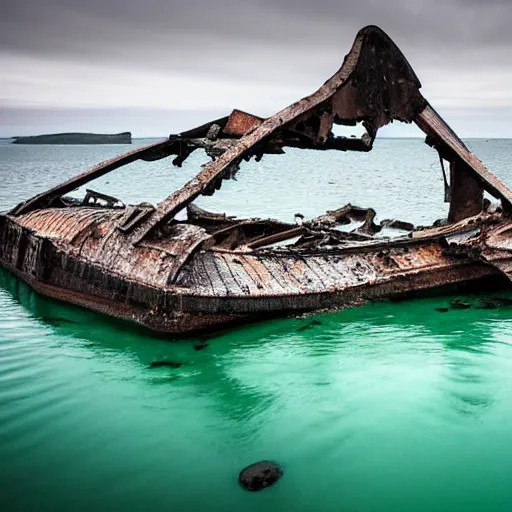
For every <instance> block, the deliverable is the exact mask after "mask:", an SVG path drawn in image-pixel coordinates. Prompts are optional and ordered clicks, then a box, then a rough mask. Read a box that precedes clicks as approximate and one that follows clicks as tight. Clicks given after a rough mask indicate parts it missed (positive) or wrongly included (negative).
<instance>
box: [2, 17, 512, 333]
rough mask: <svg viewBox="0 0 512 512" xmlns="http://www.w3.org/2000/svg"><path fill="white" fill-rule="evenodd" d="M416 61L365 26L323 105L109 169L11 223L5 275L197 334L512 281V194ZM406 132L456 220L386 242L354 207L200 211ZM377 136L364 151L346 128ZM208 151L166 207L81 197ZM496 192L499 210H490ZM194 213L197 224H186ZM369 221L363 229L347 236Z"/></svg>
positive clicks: (233, 119)
mask: <svg viewBox="0 0 512 512" xmlns="http://www.w3.org/2000/svg"><path fill="white" fill-rule="evenodd" d="M420 88H421V84H420V81H419V80H418V78H417V77H416V75H415V73H414V72H413V70H412V68H411V66H410V65H409V63H408V62H407V60H406V58H405V57H404V55H403V54H402V53H401V51H400V50H399V49H398V47H397V46H396V45H395V44H394V43H393V41H392V40H391V39H390V38H389V37H388V36H387V35H386V34H385V33H384V32H383V31H382V30H381V29H379V28H377V27H374V26H369V27H366V28H364V29H362V30H361V31H360V32H359V33H358V34H357V37H356V39H355V41H354V43H353V46H352V48H351V50H350V52H349V53H348V54H347V56H346V57H345V60H344V62H343V65H342V66H341V68H340V70H339V71H338V72H337V73H335V74H334V76H332V78H330V79H329V80H327V81H326V82H325V83H324V85H322V86H321V87H320V88H319V89H318V90H317V91H316V92H314V93H313V94H311V95H310V96H307V97H305V98H303V99H301V100H300V101H297V102H296V103H294V104H292V105H290V106H288V107H286V108H285V109H283V110H281V111H280V112H278V113H277V114H275V115H274V116H272V117H269V118H266V119H263V118H260V117H257V116H255V115H252V114H248V113H245V112H242V111H239V110H233V112H232V113H231V114H230V115H228V116H226V117H224V118H221V119H216V120H214V121H211V122H209V123H206V124H204V125H202V126H199V127H197V128H194V129H192V130H188V131H186V132H183V133H179V134H175V135H171V136H169V138H168V139H165V140H163V141H161V142H158V143H155V144H152V145H149V146H145V147H142V148H138V149H135V150H133V151H130V152H128V153H125V154H123V155H121V156H119V157H117V158H114V159H112V160H109V161H106V162H103V163H101V164H100V165H98V166H96V167H94V168H93V169H91V170H88V171H86V172H84V173H83V174H80V175H79V176H77V177H75V178H73V179H70V180H69V181H67V182H65V183H63V184H61V185H58V186H56V187H54V188H52V189H50V190H47V191H46V192H43V193H41V194H39V195H37V196H35V197H33V198H31V199H28V200H27V201H25V202H23V203H21V204H19V205H17V206H16V207H14V208H13V209H12V210H10V211H9V212H7V213H4V214H2V215H1V216H0V262H1V264H2V265H3V266H4V267H6V268H7V269H9V270H10V271H12V272H13V273H14V274H16V275H17V276H19V277H20V278H21V279H23V280H25V281H26V282H27V283H29V284H30V285H31V286H32V287H33V288H34V289H35V290H37V291H38V292H40V293H42V294H44V295H47V296H50V297H54V298H57V299H60V300H63V301H67V302H70V303H73V304H77V305H80V306H83V307H86V308H89V309H92V310H96V311H100V312H103V313H105V314H107V315H111V316H113V317H119V318H123V319H127V320H131V321H134V322H137V323H139V324H142V325H144V326H146V327H148V328H150V329H152V330H154V331H159V332H164V333H172V334H183V333H187V332H192V331H199V330H204V329H212V328H215V327H220V326H225V325H227V324H232V323H235V322H249V321H254V320H258V319H262V318H269V317H271V316H278V315H281V316H283V315H290V314H298V313H303V312H310V311H316V310H325V309H327V310H328V309H336V308H342V307H346V306H351V305H358V304H362V303H365V302H366V301H370V300H379V299H385V298H403V297H407V296H409V295H411V294H417V293H419V292H423V291H426V290H432V291H434V292H436V293H437V292H438V291H441V290H442V289H443V288H445V287H447V286H459V285H473V286H480V285H481V284H482V283H483V282H491V281H492V282H494V280H495V281H496V282H500V283H502V284H503V283H504V282H508V278H509V277H510V276H511V275H512V218H511V214H512V192H511V191H510V190H509V189H508V188H507V187H506V186H505V185H504V184H503V183H501V182H500V181H499V180H498V179H497V178H496V177H495V176H494V175H492V174H491V173H490V172H489V171H488V170H487V169H486V167H484V165H483V164H482V162H481V161H480V160H479V159H478V158H476V157H475V156H474V155H473V154H472V153H471V152H470V151H469V150H468V148H467V147H466V146H465V145H464V143H463V142H462V141H461V140H460V139H459V138H458V137H457V135H456V134H455V133H454V132H453V131H452V130H451V129H450V127H449V126H448V125H447V124H446V122H445V121H444V120H443V119H442V118H441V117H440V116H439V114H438V113H437V112H436V110H435V109H434V108H433V107H432V106H431V105H430V104H429V102H428V101H427V100H426V99H425V98H424V97H423V96H422V94H421V92H420ZM393 120H397V121H402V122H405V123H416V124H417V125H418V126H419V128H420V129H421V130H423V132H424V133H425V135H426V140H425V141H426V143H427V144H428V145H429V146H431V147H432V149H433V151H437V153H438V154H439V159H440V168H441V170H442V172H443V174H444V183H445V201H447V202H449V204H450V206H449V216H448V219H447V221H446V222H445V223H442V224H441V225H433V226H430V227H422V228H417V227H414V226H412V225H408V224H407V223H398V224H396V225H395V227H397V228H401V229H402V231H397V233H398V236H396V237H393V238H388V239H384V238H379V237H375V236H372V235H373V234H374V233H375V232H376V231H377V230H378V228H379V226H376V224H375V223H374V218H375V212H374V211H373V210H372V209H362V208H357V207H352V206H350V205H347V206H345V207H341V206H342V205H340V209H339V210H336V211H330V212H327V213H326V214H324V215H321V216H320V217H317V218H314V219H309V220H308V219H299V222H297V223H290V224H287V223H283V222H278V221H274V220H266V219H237V218H232V217H228V216H226V215H224V214H216V213H212V212H208V211H205V210H203V209H200V208H199V207H197V206H196V205H195V204H194V200H195V199H196V198H198V197H199V196H200V195H206V196H208V195H212V194H214V193H215V191H216V190H218V189H219V188H220V187H221V186H222V185H223V184H224V182H225V181H226V180H229V179H231V178H233V177H234V176H235V175H236V173H237V172H239V170H240V166H241V165H242V164H243V162H244V161H248V160H249V159H252V158H254V159H256V160H257V161H259V160H260V159H261V158H262V157H264V155H266V154H280V153H284V149H283V148H285V147H294V148H300V149H304V150H315V151H326V150H333V151H371V149H372V146H373V143H374V140H375V137H376V134H377V131H378V130H379V128H381V127H383V126H384V125H386V124H388V123H391V122H392V121H393ZM356 123H362V125H363V126H364V128H365V133H364V135H363V136H362V137H359V138H345V137H340V136H335V135H334V133H333V125H334V124H337V125H352V126H353V125H355V124H356ZM196 150H204V151H206V153H207V154H208V155H209V156H210V157H211V161H209V162H208V163H207V164H205V165H204V166H203V167H202V168H201V169H200V170H199V172H198V174H197V175H196V176H195V177H194V178H193V179H192V180H191V181H189V182H188V183H187V184H186V185H185V186H183V187H182V188H181V189H179V190H176V191H174V192H172V193H171V195H169V196H168V197H167V198H166V199H164V200H163V201H162V202H160V203H159V204H157V205H156V206H154V205H151V204H148V203H141V204H134V205H124V204H123V203H122V202H121V201H120V200H118V199H117V198H115V197H110V196H108V195H106V194H102V193H99V192H95V191H93V190H87V193H86V194H85V197H84V198H83V199H81V200H77V199H74V198H72V197H69V196H67V195H66V194H69V193H70V192H71V191H73V190H75V189H77V188H78V187H81V186H84V185H85V184H87V183H88V182H90V181H91V180H93V179H95V178H98V177H100V176H103V175H105V174H106V173H108V172H111V171H113V170H114V169H117V168H119V167H120V166H123V165H126V164H129V163H131V162H134V161H136V160H138V159H142V160H144V161H155V160H159V159H162V158H167V157H170V156H173V160H172V163H173V164H174V165H175V166H178V167H179V166H181V165H182V163H183V162H184V161H185V159H186V158H187V157H188V156H189V155H190V154H191V153H192V152H193V151H196ZM484 192H487V193H488V194H489V195H491V196H492V197H494V198H495V199H496V200H498V202H497V203H496V204H494V205H492V204H491V203H490V201H489V200H487V199H486V198H484ZM185 214H186V215H185ZM352 219H355V220H358V221H361V222H362V226H361V228H360V229H359V230H358V231H356V232H348V231H343V230H342V229H339V228H340V226H341V225H344V224H346V223H348V222H350V220H352Z"/></svg>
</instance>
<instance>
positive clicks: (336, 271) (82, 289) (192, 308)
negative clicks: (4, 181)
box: [0, 214, 499, 335]
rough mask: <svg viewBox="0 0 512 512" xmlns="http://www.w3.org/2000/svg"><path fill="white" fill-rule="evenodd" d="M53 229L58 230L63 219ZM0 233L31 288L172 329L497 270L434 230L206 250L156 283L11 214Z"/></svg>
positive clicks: (7, 255) (352, 301) (2, 259)
mask: <svg viewBox="0 0 512 512" xmlns="http://www.w3.org/2000/svg"><path fill="white" fill-rule="evenodd" d="M84 216H85V214H84ZM107 217H108V216H107ZM72 218H73V222H76V216H73V217H72ZM25 220H26V219H25ZM60 229H62V230H64V232H65V230H66V229H67V228H66V226H65V223H63V224H62V225H61V228H60ZM74 232H76V231H74ZM0 233H1V237H0V240H1V243H0V263H1V264H2V265H3V266H4V267H6V268H7V269H8V270H10V271H12V272H13V273H15V274H16V275H17V276H18V277H19V278H21V279H23V280H24V281H26V282H27V283H28V284H29V285H30V286H31V287H33V288H34V289H35V290H36V291H38V292H39V293H41V294H43V295H46V296H49V297H53V298H56V299H59V300H63V301H66V302H69V303H72V304H75V305H78V306H82V307H85V308H88V309H91V310H94V311H99V312H101V313H104V314H107V315H109V316H112V317H116V318H121V319H124V320H128V321H132V322H136V323H138V324H141V325H143V326H145V327H147V328H149V329H151V330H154V331H158V332H164V333H169V334H173V335H178V334H185V333H190V332H195V331H203V330H210V329H214V328H218V327H222V326H225V325H229V324H233V323H237V322H250V321H256V320H261V319H262V318H269V317H275V316H286V315H290V314H294V313H295V314H297V313H300V312H307V311H317V310H331V309H339V308H343V307H348V306H354V305H359V304H363V303H365V302H366V301H373V300H382V299H386V298H397V297H401V296H404V295H407V294H410V293H411V292H419V291H425V290H430V289H437V288H442V287H444V286H447V285H457V284H461V283H468V282H471V281H476V280H479V279H482V278H486V277H489V278H491V277H493V276H496V275H498V274H499V271H498V270H497V269H496V268H494V267H493V266H491V265H487V264H485V263H484V262H482V261H475V260H474V259H472V258H460V255H457V256H456V255H450V254H449V250H447V244H446V242H445V241H444V239H443V238H442V237H440V238H438V239H427V240H414V239H411V240H400V241H397V242H395V243H394V244H391V245H390V244H389V243H382V244H369V245H368V247H366V248H358V249H357V250H355V249H351V248H345V249H340V250H337V251H331V252H330V253H326V252H325V251H324V252H322V251H313V252H309V253H303V254H301V255H300V257H297V255H296V254H289V253H287V252H286V251H284V252H283V253H282V254H276V253H275V252H269V253H265V251H262V252H260V253H259V254H252V253H245V254H242V253H240V252H234V251H232V252H229V251H219V250H205V251H200V252H198V253H197V254H195V255H194V257H193V258H192V259H191V260H190V261H189V262H188V263H187V264H186V265H185V266H184V268H183V269H182V270H181V272H180V273H179V275H178V278H177V280H176V284H174V285H169V286H154V284H152V282H151V279H152V278H153V276H152V275H150V274H148V275H146V278H145V279H144V278H140V276H139V278H138V279H134V278H133V276H132V275H130V267H129V266H125V271H126V273H125V274H124V275H123V274H122V273H115V272H114V271H112V270H111V269H109V268H105V265H104V264H103V265H100V263H99V262H98V261H96V262H95V261H94V260H93V258H91V257H90V255H89V258H86V257H83V256H79V255H77V253H76V251H75V250H74V245H73V244H68V245H66V246H63V245H62V244H60V243H59V242H56V241H54V240H51V239H50V238H48V236H47V235H48V233H43V234H41V232H36V231H34V230H33V229H30V228H28V227H26V226H23V225H20V223H19V219H16V220H14V219H11V218H9V217H5V216H4V217H0ZM54 233H55V231H54ZM81 244H82V247H84V246H85V244H84V242H83V241H81ZM131 251H132V252H133V253H134V254H130V255H129V256H128V257H127V258H126V259H125V261H128V262H130V261H133V260H136V259H138V258H140V255H139V256H137V253H138V252H142V253H143V254H145V253H144V251H147V248H144V247H142V248H141V247H133V248H132V249H131ZM162 254H163V252H162ZM125 256H127V255H126V254H125ZM146 256H147V255H146ZM102 261H104V259H103V260H102ZM116 264H117V262H114V261H113V262H112V267H114V266H115V265H116ZM169 268H172V265H171V266H170V267H169Z"/></svg>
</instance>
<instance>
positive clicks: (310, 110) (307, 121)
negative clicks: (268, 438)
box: [134, 26, 426, 242]
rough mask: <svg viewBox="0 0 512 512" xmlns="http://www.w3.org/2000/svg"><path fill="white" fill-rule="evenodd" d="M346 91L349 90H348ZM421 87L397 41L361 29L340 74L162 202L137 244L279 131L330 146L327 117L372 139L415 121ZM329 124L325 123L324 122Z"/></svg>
mask: <svg viewBox="0 0 512 512" xmlns="http://www.w3.org/2000/svg"><path fill="white" fill-rule="evenodd" d="M345 86H346V87H345ZM420 87H421V83H420V82H419V80H418V78H417V77H416V75H415V74H414V72H413V71H412V69H411V67H410V65H409V63H408V62H407V60H406V59H405V57H404V55H403V54H402V52H401V51H400V50H399V49H398V47H397V46H396V45H395V44H394V43H393V41H392V40H391V39H390V38H389V37H388V36H387V35H386V34H385V33H384V32H383V31H382V30H381V29H379V28H378V27H375V26H370V27H366V28H364V29H362V30H361V31H360V32H359V33H358V35H357V37H356V39H355V41H354V44H353V46H352V49H351V50H350V52H349V53H348V55H347V56H346V57H345V61H344V63H343V65H342V67H341V68H340V70H339V71H338V72H337V73H336V74H335V75H334V76H333V77H332V78H330V79H329V80H328V81H327V82H326V83H325V84H324V85H323V86H322V87H320V89H318V90H317V91H316V92H314V93H313V94H311V95H310V96H307V97H306V98H303V99H302V100H300V101H298V102H296V103H294V104H292V105H290V106H289V107H287V108H285V109H284V110H282V111H280V112H278V113H277V114H275V115H274V116H272V117H270V118H269V119H266V120H265V121H263V122H262V123H261V124H260V125H258V126H257V127H256V128H254V129H253V131H251V132H249V133H248V134H247V135H245V136H244V137H242V138H241V139H240V140H239V142H238V143H237V144H236V145H235V146H233V147H232V148H231V149H229V150H227V151H226V152H225V153H224V154H223V155H221V156H220V157H219V158H218V159H216V160H215V161H213V162H210V163H208V164H206V165H205V166H204V167H203V170H202V171H201V172H200V173H199V174H198V175H197V176H196V177H195V178H194V179H192V180H191V181H189V182H188V183H187V184H186V185H185V186H184V187H183V188H181V189H180V190H177V191H176V192H174V193H173V194H172V195H170V196H169V197H168V198H167V199H165V200H164V201H162V202H161V203H160V204H159V205H158V207H157V209H156V210H155V212H154V213H153V215H152V216H151V217H150V218H149V219H148V220H147V221H146V222H145V224H144V225H143V226H141V228H140V230H139V231H138V233H137V234H136V235H135V236H134V242H139V241H141V240H142V239H143V238H144V237H145V236H147V235H148V234H149V233H150V232H151V231H152V230H153V229H155V228H156V227H157V226H158V225H159V224H160V223H162V222H165V221H166V220H167V219H170V218H172V217H173V216H174V215H175V214H176V213H177V212H178V211H180V210H181V209H183V208H184V207H185V206H186V205H187V204H188V203H190V202H192V201H193V200H194V199H196V198H197V197H198V196H199V195H200V194H203V193H204V192H205V191H206V190H209V189H211V185H212V183H213V182H217V183H218V186H220V182H221V180H222V179H224V178H226V174H227V173H229V169H230V168H231V167H232V166H238V165H239V163H240V161H241V160H242V158H244V157H246V156H247V155H248V154H250V153H251V151H253V150H254V148H255V147H257V145H258V144H262V143H264V142H265V141H266V140H268V139H269V138H270V137H272V136H274V135H275V134H276V132H278V131H279V130H282V129H290V128H293V129H295V130H298V131H299V132H300V131H303V132H304V133H305V134H307V135H309V136H311V137H313V140H314V133H315V132H316V134H317V141H318V144H319V145H321V144H322V143H324V142H325V134H326V133H327V130H326V127H325V118H324V116H325V114H326V113H327V114H328V116H327V117H328V118H330V120H331V121H330V122H331V125H332V122H336V121H337V122H340V123H344V124H346V121H347V120H350V122H352V121H358V120H360V121H364V122H365V123H366V126H367V129H369V131H370V132H373V133H370V136H371V137H372V138H373V137H374V136H375V133H376V130H377V128H379V127H380V126H383V125H385V124H387V123H388V122H390V121H391V120H392V119H398V120H401V121H405V122H412V121H413V119H414V118H415V117H416V116H417V115H418V114H419V113H420V112H421V110H423V108H424V107H425V104H426V102H425V100H424V98H423V97H422V96H421V94H420V92H419V88H420ZM322 119H324V122H322Z"/></svg>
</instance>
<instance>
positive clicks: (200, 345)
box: [194, 341, 209, 351]
mask: <svg viewBox="0 0 512 512" xmlns="http://www.w3.org/2000/svg"><path fill="white" fill-rule="evenodd" d="M208 346H209V345H208V343H206V342H205V341H203V342H199V343H194V350H198V351H199V350H204V349H205V348H206V347H208Z"/></svg>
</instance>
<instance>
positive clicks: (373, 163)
mask: <svg viewBox="0 0 512 512" xmlns="http://www.w3.org/2000/svg"><path fill="white" fill-rule="evenodd" d="M148 142H150V141H139V142H138V143H140V144H145V143H148ZM468 144H469V146H470V148H471V149H472V150H474V151H475V153H476V155H477V156H479V157H481V158H482V160H483V161H484V162H485V164H486V165H487V166H488V167H489V168H490V170H491V171H493V172H494V173H496V175H498V176H499V177H500V178H501V179H502V180H503V181H504V182H505V184H507V185H509V186H510V185H511V184H512V163H511V159H510V154H511V153H512V141H506V140H491V141H488V142H487V141H485V140H484V141H477V140H475V141H469V142H468ZM126 149H127V148H126V147H108V146H53V147H52V146H46V147H45V146H32V147H29V146H16V145H8V144H1V143H0V173H1V176H2V187H0V209H6V208H9V207H12V206H14V205H15V204H16V203H17V202H19V201H21V200H23V199H26V198H27V197H30V196H32V195H34V194H36V193H39V192H41V191H42V190H45V189H47V188H48V187H50V186H52V185H55V184H57V183H60V182H62V181H63V180H65V179H68V178H70V177H71V176H74V175H76V174H78V173H79V172H81V171H83V170H84V169H86V168H87V167H90V166H92V165H95V164H97V163H98V162H99V161H101V160H105V159H108V158H112V157H113V156H115V155H116V154H118V153H121V152H122V151H124V150H126ZM128 149H129V148H128ZM321 153H322V154H319V153H314V152H311V153H309V152H304V151H302V152H299V151H297V152H295V151H293V150H289V151H287V154H286V155H279V156H275V157H274V156H273V155H269V156H268V157H265V158H264V159H263V160H262V162H260V163H259V164H254V163H253V162H251V163H249V164H247V166H243V168H242V170H241V172H240V173H238V176H237V177H238V181H237V182H226V183H225V184H224V186H223V187H222V189H221V190H220V191H219V192H218V193H216V194H215V195H214V196H213V197H211V198H206V199H205V198H203V199H202V200H201V202H200V203H199V205H200V206H202V207H204V208H207V209H210V210H212V211H225V212H227V213H228V214H230V215H235V214H238V215H244V216H245V215H246V216H254V215H264V216H270V217H273V218H277V219H281V220H285V221H293V215H294V213H296V212H301V213H303V214H304V215H306V216H307V217H312V216H315V215H320V214H321V213H323V212H325V210H327V209H336V208H339V207H341V206H343V204H346V203H348V202H351V203H352V204H357V205H360V206H364V207H369V206H371V207H373V208H375V209H376V211H377V213H378V214H379V218H380V219H383V218H400V219H403V220H407V221H411V222H414V223H416V224H427V223H430V222H433V221H434V220H435V219H437V218H440V217H442V216H443V215H444V214H445V213H446V205H444V204H443V202H442V199H443V181H442V175H441V171H440V169H439V163H438V159H437V154H436V153H435V151H432V150H431V149H430V148H428V147H427V146H426V145H425V144H424V143H423V142H422V140H414V139H413V140H391V139H389V140H381V139H377V141H376V143H375V148H374V150H373V151H372V152H371V153H369V154H356V153H346V154H340V153H337V152H325V154H324V153H323V152H321ZM206 160H207V159H206V158H203V157H202V156H201V155H200V154H199V153H197V154H196V153H194V154H193V155H192V156H191V157H190V158H189V159H188V160H187V161H186V162H185V164H184V165H183V168H182V169H179V170H173V169H171V168H170V164H169V162H168V161H166V160H162V161H159V162H155V163H152V164H148V163H144V162H137V164H134V165H133V166H128V167H127V168H124V169H121V170H119V172H117V171H116V172H115V173H113V174H112V175H109V176H108V177H104V178H103V179H101V180H98V182H95V183H94V184H93V185H92V188H93V189H95V190H99V191H102V192H104V193H107V194H110V195H115V196H117V197H120V198H121V199H123V200H125V201H126V202H138V201H152V202H156V201H158V200H161V199H162V198H163V197H165V196H166V195H167V194H169V193H170V192H172V190H174V189H176V188H177V187H179V186H180V185H182V184H183V183H184V182H185V181H187V180H188V179H190V178H191V177H192V176H193V175H194V174H195V173H196V172H197V171H198V169H199V167H200V165H201V164H202V163H204V161H206ZM255 198H257V201H256V200H255ZM500 295H503V294H502V293H501V294H500ZM506 296H507V297H509V298H511V297H512V294H510V293H508V294H506ZM485 297H486V298H490V297H492V295H485ZM452 298H459V299H461V300H463V301H468V302H471V303H473V304H475V305H477V304H479V301H480V298H479V297H478V296H476V295H474V296H468V297H443V298H438V299H423V300H414V301H409V302H400V303H379V304H373V305H371V306H367V307H362V308H358V309H352V310H346V311H341V312H339V313H333V314H325V315H316V316H313V317H310V318H303V319H284V320H275V321H269V322H263V323H259V324H255V325H250V326H246V327H243V328H237V329H234V330H231V331H228V332H226V333H223V334H220V335H218V336H217V337H214V338H212V339H208V340H206V343H207V344H208V346H207V347H206V348H204V349H202V350H196V349H194V345H203V344H198V340H197V339H191V340H182V341H179V342H175V343H169V342H168V341H166V340H163V339H159V338H155V337H152V336H150V335H148V334H147V333H146V332H143V331H141V330H140V329H138V328H137V327H136V326H132V325H130V324H125V323H121V322H117V321H113V320H111V319H109V318H107V317H104V316H101V315H97V314H94V313H90V312H88V311H85V310H81V309H78V308H74V307H71V306H67V305H64V304H61V303H58V302H55V301H51V300H47V299H44V298H42V297H40V296H38V295H36V294H35V293H33V292H32V291H31V290H30V289H29V288H28V287H27V286H26V285H24V284H23V283H21V282H19V281H18V280H16V279H14V278H13V277H12V276H11V275H10V274H8V273H7V272H5V271H0V510H1V511H2V512H3V511H8V512H12V511H28V510H29V511H38V512H39V511H44V512H46V511H52V512H54V511H58V512H60V511H66V512H68V511H78V512H80V511H90V510H95V511H102V512H103V511H109V512H110V511H115V510H120V511H140V510H173V511H187V512H189V511H192V512H195V511H197V512H203V511H219V512H221V511H222V512H227V511H229V512H235V511H244V512H246V511H247V512H252V511H261V510H264V511H265V512H274V511H276V512H277V511H279V512H283V511H293V512H301V511H308V512H310V511H319V512H323V511H333V512H334V511H335V512H343V511H347V512H375V511H377V512H378V511H383V512H384V511H385V512H389V511H393V512H398V511H404V512H410V511H425V512H427V511H428V512H432V511H443V510H446V511H450V512H453V511H464V512H467V511H486V512H489V511H491V512H492V511H499V512H501V511H509V510H512V486H511V485H510V468H511V467H512V442H511V441H512V307H511V306H503V307H500V308H499V309H496V310H483V309H476V308H471V309H467V310H449V311H448V312H446V313H441V312H438V311H436V308H444V307H447V306H449V303H450V300H451V299H452ZM163 360H166V361H171V362H175V363H182V365H181V366H180V367H179V368H172V367H161V368H150V365H151V363H152V362H155V361H163ZM265 459H267V460H276V461H278V462H279V463H280V464H282V467H283V471H284V476H283V477H282V479H280V480H279V481H278V482H277V484H276V485H275V486H273V487H271V488H268V489H265V490H264V491H262V492H260V493H248V492H246V491H244V490H243V489H242V488H241V487H240V486H239V485H238V481H237V479H238V473H239V472H240V470H241V469H242V468H244V467H246V466H248V465H249V464H252V463H254V462H256V461H260V460H265Z"/></svg>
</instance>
